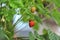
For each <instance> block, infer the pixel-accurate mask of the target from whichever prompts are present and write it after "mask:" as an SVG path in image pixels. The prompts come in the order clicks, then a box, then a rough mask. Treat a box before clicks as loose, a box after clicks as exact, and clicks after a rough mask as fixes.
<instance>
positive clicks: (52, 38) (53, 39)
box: [48, 30, 60, 40]
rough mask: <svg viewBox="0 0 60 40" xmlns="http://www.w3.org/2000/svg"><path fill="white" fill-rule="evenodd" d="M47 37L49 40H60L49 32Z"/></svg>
mask: <svg viewBox="0 0 60 40" xmlns="http://www.w3.org/2000/svg"><path fill="white" fill-rule="evenodd" d="M48 36H49V39H50V40H60V37H59V36H58V35H56V34H55V33H53V32H52V31H50V30H48Z"/></svg>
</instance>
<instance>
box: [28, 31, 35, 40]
mask: <svg viewBox="0 0 60 40" xmlns="http://www.w3.org/2000/svg"><path fill="white" fill-rule="evenodd" d="M29 40H35V38H34V36H33V34H32V32H30V33H29Z"/></svg>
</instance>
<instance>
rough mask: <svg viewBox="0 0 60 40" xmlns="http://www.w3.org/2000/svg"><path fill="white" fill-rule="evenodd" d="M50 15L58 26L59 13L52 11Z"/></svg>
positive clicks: (59, 21)
mask: <svg viewBox="0 0 60 40" xmlns="http://www.w3.org/2000/svg"><path fill="white" fill-rule="evenodd" d="M51 15H52V17H53V19H54V20H55V21H56V23H57V24H59V25H60V12H58V11H57V10H53V11H52V14H51Z"/></svg>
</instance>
